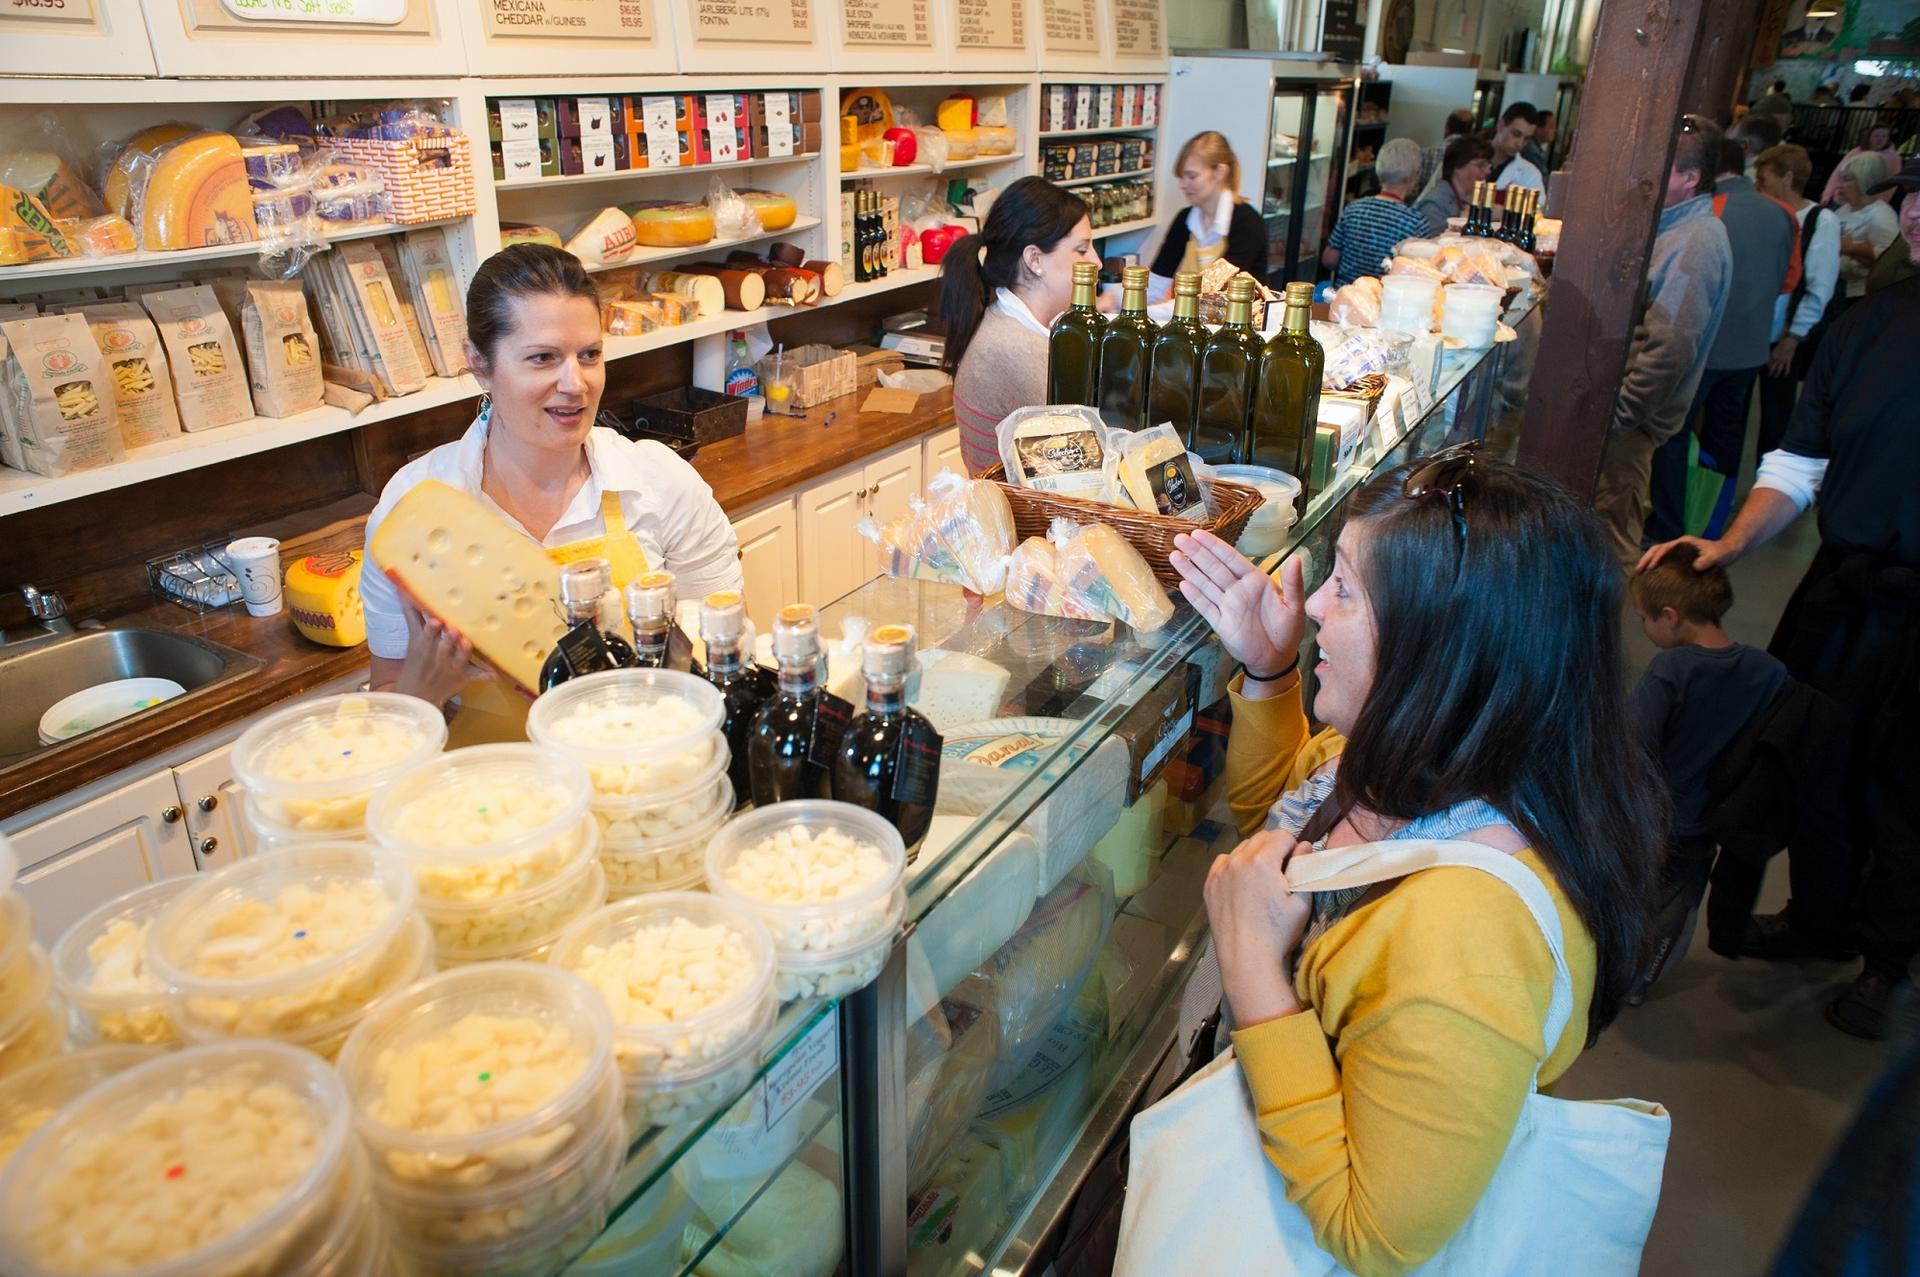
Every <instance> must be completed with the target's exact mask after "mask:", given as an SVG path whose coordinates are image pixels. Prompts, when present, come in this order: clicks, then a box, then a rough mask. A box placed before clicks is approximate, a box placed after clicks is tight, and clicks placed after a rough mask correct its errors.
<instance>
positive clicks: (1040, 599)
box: [1007, 537, 1113, 621]
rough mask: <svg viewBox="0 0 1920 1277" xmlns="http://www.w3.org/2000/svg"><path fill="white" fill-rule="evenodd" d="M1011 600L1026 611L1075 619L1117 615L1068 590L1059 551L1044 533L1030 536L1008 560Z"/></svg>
mask: <svg viewBox="0 0 1920 1277" xmlns="http://www.w3.org/2000/svg"><path fill="white" fill-rule="evenodd" d="M1007 602H1009V603H1011V604H1013V606H1015V607H1016V608H1019V609H1020V610H1021V611H1022V612H1037V613H1039V614H1040V615H1042V616H1064V617H1066V618H1067V619H1068V620H1073V621H1110V620H1112V619H1113V618H1112V617H1110V616H1108V615H1107V614H1106V613H1105V612H1102V611H1101V610H1100V609H1099V608H1097V607H1094V606H1093V605H1092V604H1091V603H1090V602H1088V601H1087V600H1085V599H1083V598H1081V597H1079V596H1077V595H1074V594H1072V593H1070V592H1069V591H1068V590H1067V587H1066V584H1065V583H1064V582H1062V581H1061V579H1060V555H1059V552H1058V551H1056V550H1055V549H1054V548H1053V543H1052V542H1050V541H1047V540H1044V539H1043V538H1041V537H1028V538H1027V539H1026V540H1024V541H1022V542H1021V543H1020V544H1019V545H1017V546H1015V547H1014V548H1013V554H1012V555H1011V557H1010V559H1009V561H1008V564H1007Z"/></svg>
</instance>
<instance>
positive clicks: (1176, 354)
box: [1147, 274, 1226, 461]
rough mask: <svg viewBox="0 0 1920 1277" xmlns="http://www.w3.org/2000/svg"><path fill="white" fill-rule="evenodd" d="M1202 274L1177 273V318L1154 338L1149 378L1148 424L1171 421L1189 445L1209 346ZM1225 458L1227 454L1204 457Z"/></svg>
mask: <svg viewBox="0 0 1920 1277" xmlns="http://www.w3.org/2000/svg"><path fill="white" fill-rule="evenodd" d="M1199 307H1200V276H1198V275H1196V274H1181V275H1175V276H1174V277H1173V318H1172V319H1171V320H1169V321H1168V322H1167V323H1166V324H1165V325H1163V326H1162V327H1161V329H1160V335H1159V336H1157V337H1155V338H1154V339H1153V358H1152V361H1151V364H1150V366H1149V372H1150V376H1149V377H1148V380H1147V424H1148V425H1150V426H1157V425H1160V424H1161V423H1162V422H1170V423H1172V425H1173V429H1174V432H1175V433H1176V434H1178V435H1179V436H1180V438H1181V440H1182V441H1183V442H1185V443H1186V445H1187V447H1189V448H1192V447H1193V419H1194V409H1195V406H1196V405H1197V404H1198V403H1199V399H1200V356H1201V355H1203V354H1205V353H1206V349H1207V337H1208V333H1207V326H1206V325H1205V324H1203V323H1201V322H1200V318H1199ZM1201 460H1203V461H1225V460H1226V458H1225V457H1202V458H1201Z"/></svg>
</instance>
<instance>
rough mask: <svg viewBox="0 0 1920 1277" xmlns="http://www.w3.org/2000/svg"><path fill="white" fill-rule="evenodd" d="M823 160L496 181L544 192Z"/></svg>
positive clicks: (502, 186)
mask: <svg viewBox="0 0 1920 1277" xmlns="http://www.w3.org/2000/svg"><path fill="white" fill-rule="evenodd" d="M819 158H820V152H818V151H810V152H808V153H807V154H805V155H762V156H758V157H756V158H754V159H751V160H735V161H733V163H731V164H682V165H679V166H677V167H675V168H622V169H615V170H614V171H613V172H611V173H567V174H563V175H562V176H560V177H523V178H518V179H515V180H512V181H506V182H495V183H494V184H493V189H494V190H496V191H545V190H551V189H553V188H555V187H561V186H598V185H600V184H602V183H605V182H625V181H644V180H645V179H647V178H650V177H698V176H700V175H701V174H702V173H723V172H726V171H728V170H730V169H743V168H764V167H765V166H767V165H769V164H805V163H807V162H808V161H809V160H817V159H819Z"/></svg>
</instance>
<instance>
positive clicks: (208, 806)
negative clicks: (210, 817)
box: [194, 794, 220, 811]
mask: <svg viewBox="0 0 1920 1277" xmlns="http://www.w3.org/2000/svg"><path fill="white" fill-rule="evenodd" d="M219 805H220V797H219V795H217V794H202V795H200V801H198V802H196V803H195V804H194V806H195V807H198V808H199V809H200V810H201V811H212V810H213V809H214V808H215V807H218V806H219Z"/></svg>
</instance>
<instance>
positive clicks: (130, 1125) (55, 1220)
mask: <svg viewBox="0 0 1920 1277" xmlns="http://www.w3.org/2000/svg"><path fill="white" fill-rule="evenodd" d="M352 1139H353V1131H352V1126H351V1119H350V1113H349V1108H348V1104H347V1096H346V1092H345V1091H344V1089H343V1088H342V1087H341V1085H340V1080H339V1078H338V1077H336V1076H335V1075H334V1072H333V1070H332V1069H330V1068H329V1067H328V1066H327V1064H326V1063H325V1061H323V1060H321V1059H319V1058H318V1057H317V1056H314V1055H311V1054H309V1053H307V1052H305V1051H300V1050H296V1049H294V1048H292V1047H288V1046H283V1045H281V1044H279V1043H275V1042H236V1043H230V1044H226V1045H222V1046H208V1047H197V1048H192V1049H189V1050H186V1051H180V1052H176V1053H171V1054H163V1055H161V1056H160V1057H159V1058H157V1059H155V1060H152V1061H149V1062H147V1063H145V1064H140V1065H136V1066H135V1067H133V1068H131V1069H128V1070H127V1071H126V1072H124V1073H121V1074H119V1075H118V1076H117V1077H113V1078H110V1079H109V1080H107V1081H105V1082H102V1083H101V1084H100V1085H98V1086H97V1087H95V1088H94V1089H93V1090H92V1091H90V1092H89V1093H87V1094H86V1095H85V1096H83V1097H81V1098H80V1099H79V1100H77V1101H75V1102H73V1103H71V1104H69V1105H68V1106H67V1107H66V1108H64V1109H62V1110H61V1111H60V1112H59V1113H57V1114H56V1115H55V1116H54V1117H52V1118H51V1119H50V1120H49V1121H48V1122H47V1123H46V1125H44V1126H42V1127H41V1128H40V1130H39V1131H38V1132H37V1133H36V1134H34V1135H33V1136H32V1138H30V1139H29V1140H28V1141H27V1142H26V1143H25V1144H24V1145H22V1146H21V1147H20V1149H19V1150H18V1151H17V1152H15V1154H14V1155H13V1158H12V1160H11V1161H9V1162H8V1163H7V1166H6V1169H5V1171H4V1172H0V1254H5V1255H7V1256H8V1260H9V1263H8V1269H7V1271H8V1272H9V1273H10V1274H14V1275H15V1277H51V1275H52V1274H96V1273H121V1274H138V1275H139V1277H270V1275H271V1277H281V1275H282V1274H306V1273H309V1272H310V1271H311V1269H310V1266H309V1264H308V1262H307V1261H308V1257H309V1256H311V1255H313V1254H315V1253H316V1252H321V1253H325V1252H331V1251H332V1250H334V1249H335V1246H334V1239H335V1238H336V1236H337V1235H338V1234H339V1232H340V1231H341V1228H342V1226H343V1223H344V1224H351V1223H353V1222H355V1221H354V1216H355V1214H356V1211H355V1209H354V1207H355V1206H356V1203H355V1202H353V1201H351V1200H348V1197H347V1195H348V1194H349V1193H350V1192H351V1189H352V1177H351V1173H350V1171H351V1168H350V1167H349V1166H348V1165H347V1159H348V1157H349V1150H350V1148H351V1146H352Z"/></svg>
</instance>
